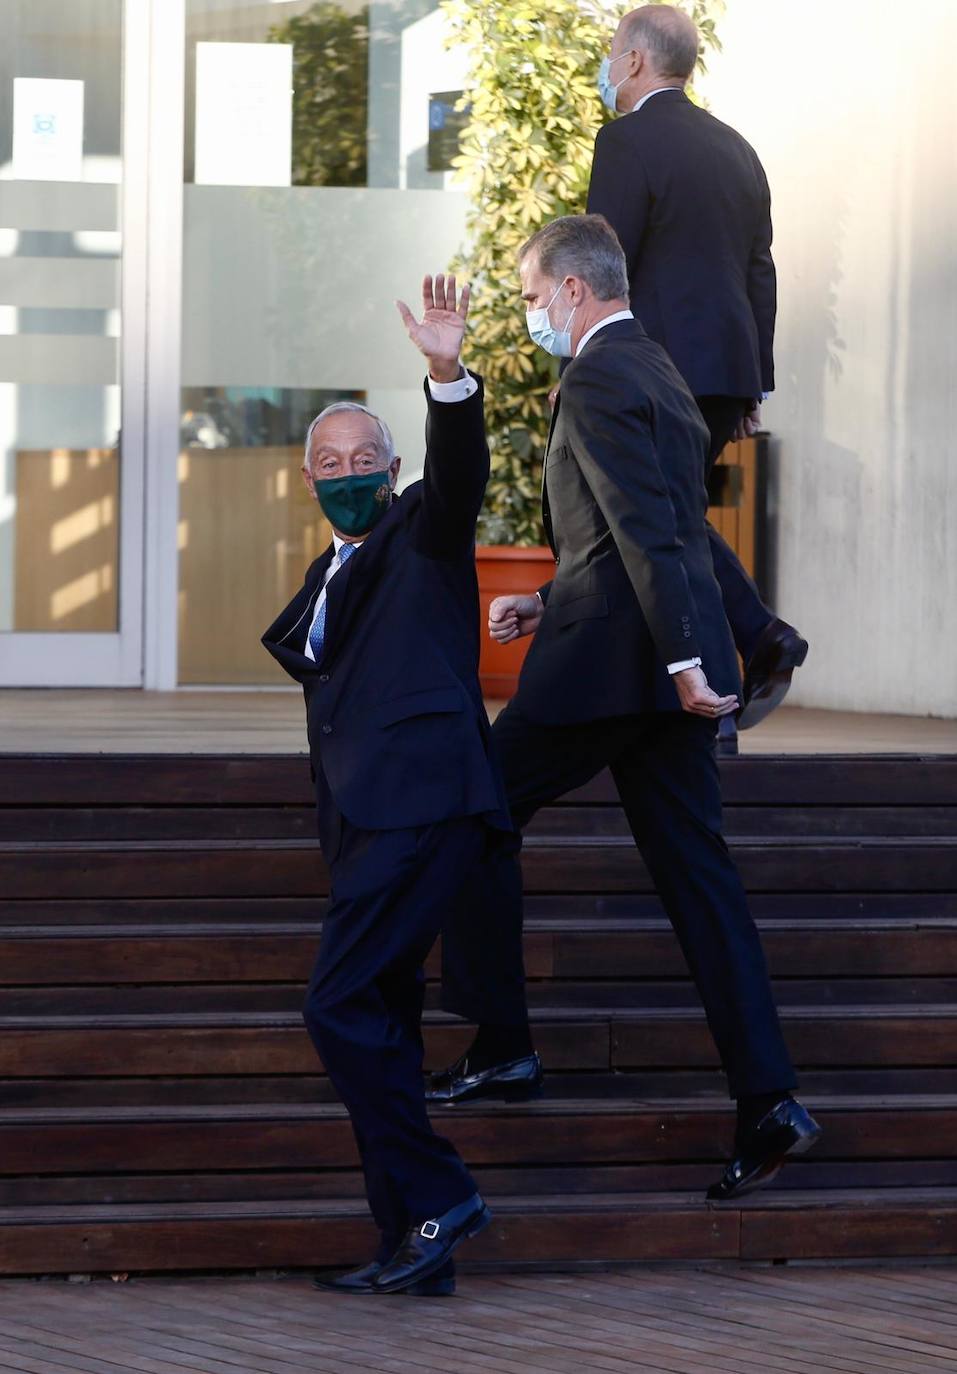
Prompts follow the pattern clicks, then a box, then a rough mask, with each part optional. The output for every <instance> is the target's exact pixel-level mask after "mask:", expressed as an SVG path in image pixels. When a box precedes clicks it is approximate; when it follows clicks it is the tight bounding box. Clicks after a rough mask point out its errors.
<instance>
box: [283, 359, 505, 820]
mask: <svg viewBox="0 0 957 1374" xmlns="http://www.w3.org/2000/svg"><path fill="white" fill-rule="evenodd" d="M426 397H427V400H428V423H427V426H426V459H425V473H424V476H423V478H422V480H421V481H419V482H414V483H413V484H412V485H411V486H409V487H408V488H407V489H406V490H405V491H404V492H403V493H402V495H401V496H400V497H399V498H398V499H397V500H395V501H394V502H393V505H392V508H391V510H390V511H389V512H388V514H387V515H385V516H384V517H383V518H382V520H381V521H380V522H379V524H378V525H377V526H376V527H375V529H374V530H373V531H372V533H371V534H370V535H369V536H368V538H367V539H366V540H365V541H364V542H363V544H362V547H361V548H360V549H358V550H357V552H356V553H355V554H354V556H353V557H352V558H350V559H349V561H348V562H347V563H346V564H345V566H344V567H343V568H342V569H341V571H340V572H338V573H336V575H335V577H334V578H333V579H332V580H331V581H330V583H329V586H328V588H327V593H326V595H327V612H326V640H325V644H324V647H323V652H322V656H321V659H320V661H319V663H313V662H312V661H311V660H310V659H308V658H307V657H306V656H305V652H304V650H305V644H306V635H307V634H308V631H309V626H310V624H311V623H312V614H313V610H314V608H315V604H316V599H317V597H318V595H319V592H320V590H321V588H322V583H323V579H324V577H325V574H326V571H327V569H328V567H329V563H330V561H331V559H332V556H333V549H332V547H330V548H328V549H327V550H326V552H325V553H324V554H323V555H322V556H321V557H320V558H318V559H317V560H316V561H315V562H314V563H313V565H312V567H311V568H310V569H309V571H308V572H307V573H306V581H305V586H304V587H303V588H302V591H300V592H299V594H298V596H296V597H295V598H294V600H293V601H292V602H290V604H289V605H288V606H287V607H286V609H285V610H284V611H283V612H282V614H281V615H280V616H279V618H278V619H277V620H276V622H275V623H274V624H273V625H271V626H270V627H269V629H268V630H267V631H266V634H265V635H264V637H263V643H264V644H265V646H266V648H267V649H268V650H269V652H270V653H271V654H272V655H273V657H274V658H276V659H277V660H278V662H279V663H280V664H281V665H282V666H283V668H285V670H286V672H287V673H289V674H290V676H291V677H293V678H295V679H296V681H297V682H301V683H302V686H303V690H304V693H305V698H306V720H307V728H308V735H309V750H310V756H311V759H312V765H313V770H314V773H315V774H316V776H317V778H318V780H319V784H320V787H319V804H320V825H321V823H322V819H323V817H322V811H323V809H324V804H325V809H328V804H329V803H330V802H331V803H332V804H334V806H335V808H337V809H338V811H339V813H340V814H341V815H342V816H344V817H345V818H346V820H348V821H350V822H351V823H352V824H353V825H355V826H359V827H360V828H362V829H368V830H393V829H401V828H404V827H406V826H417V825H428V824H432V823H433V822H436V821H440V820H448V819H451V818H453V817H460V816H469V815H485V816H486V817H487V818H488V820H489V822H490V823H491V824H492V825H495V826H498V827H501V828H503V829H508V828H510V822H509V821H508V819H507V815H508V812H507V806H506V803H505V799H504V793H503V789H502V784H501V781H500V778H499V773H498V770H497V767H496V766H495V764H494V762H493V760H492V757H491V751H490V730H489V724H488V717H487V716H486V714H485V708H484V705H483V703H482V694H481V690H480V688H479V682H478V656H479V601H478V584H477V579H476V573H475V557H474V543H475V522H476V519H477V517H478V513H479V509H480V507H481V504H482V498H483V495H484V492H485V483H486V481H487V480H488V471H489V457H488V448H487V446H486V442H485V422H484V413H483V388H482V384H481V380H480V379H479V387H478V391H477V392H475V394H473V395H472V396H470V397H469V398H468V399H467V400H464V401H458V402H452V403H443V402H437V401H433V400H432V398H431V395H430V393H429V390H428V385H427V384H426ZM323 783H324V784H325V787H327V788H328V793H329V797H328V798H326V796H325V792H324V787H323ZM324 847H325V845H324Z"/></svg>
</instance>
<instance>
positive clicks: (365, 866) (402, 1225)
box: [303, 791, 485, 1263]
mask: <svg viewBox="0 0 957 1374" xmlns="http://www.w3.org/2000/svg"><path fill="white" fill-rule="evenodd" d="M320 795H321V791H320ZM322 809H323V811H327V808H326V807H323V808H322ZM322 820H323V822H324V824H322V825H321V833H323V836H324V838H325V837H327V836H329V835H335V852H331V851H329V850H327V852H326V857H327V861H329V864H330V869H331V874H332V893H331V901H330V905H329V910H328V913H327V915H326V918H325V921H324V922H323V930H322V940H321V943H320V947H319V955H318V958H317V960H316V966H315V970H314V972H313V975H312V979H311V981H310V984H309V991H308V993H307V996H306V1003H305V1007H304V1010H303V1016H304V1019H305V1022H306V1027H307V1029H308V1031H309V1034H310V1036H311V1038H312V1042H313V1044H314V1045H315V1047H316V1051H317V1052H318V1054H319V1056H320V1058H321V1059H322V1062H323V1064H324V1065H325V1067H326V1072H327V1073H328V1075H329V1077H330V1079H331V1080H332V1083H333V1086H334V1087H335V1089H336V1092H337V1093H338V1094H339V1096H340V1097H341V1098H342V1101H343V1102H344V1103H345V1105H346V1107H347V1108H348V1111H349V1116H350V1118H351V1120H352V1126H353V1130H354V1132H355V1138H356V1144H357V1145H358V1148H359V1155H360V1158H361V1160H362V1168H363V1173H364V1175H365V1183H366V1193H367V1196H368V1199H369V1206H370V1209H371V1211H372V1215H373V1218H374V1220H375V1223H376V1225H377V1226H378V1228H379V1231H380V1232H381V1242H380V1247H379V1251H378V1253H377V1256H376V1258H377V1259H379V1261H380V1262H383V1263H384V1262H385V1261H386V1260H388V1259H390V1258H391V1257H392V1255H393V1254H394V1253H395V1251H396V1249H397V1248H398V1246H399V1243H400V1241H401V1240H402V1238H403V1236H404V1235H405V1232H406V1231H407V1230H408V1228H409V1227H410V1226H412V1225H417V1224H419V1223H421V1222H423V1221H426V1220H428V1219H429V1218H432V1217H436V1216H440V1215H441V1214H442V1213H443V1212H446V1211H448V1210H449V1208H451V1207H455V1206H457V1205H458V1204H459V1203H461V1202H465V1201H466V1199H468V1198H470V1197H471V1196H472V1195H473V1194H474V1193H475V1191H476V1187H475V1183H474V1181H473V1180H472V1178H471V1176H470V1174H469V1172H468V1170H467V1169H466V1167H465V1165H464V1164H463V1163H462V1161H461V1159H460V1158H459V1156H458V1154H457V1153H456V1152H455V1150H454V1148H453V1147H452V1145H451V1144H450V1143H449V1142H448V1141H447V1140H444V1139H443V1138H442V1137H441V1136H439V1135H436V1133H435V1132H434V1131H433V1129H432V1126H431V1123H430V1121H429V1117H428V1114H427V1112H426V1107H425V1095H424V1080H423V1076H422V1070H423V1062H422V1061H423V1049H422V1032H421V1024H420V1023H421V1017H422V1003H423V991H424V976H423V971H422V965H423V963H424V962H425V959H426V956H427V955H428V953H429V950H430V949H431V947H432V945H433V944H434V942H435V939H436V936H437V935H438V933H439V930H440V928H441V925H442V922H443V920H444V918H445V917H446V915H447V913H448V910H449V908H450V906H451V905H452V904H453V903H454V901H455V899H456V896H457V894H458V890H459V888H460V887H461V884H462V882H463V880H465V879H467V878H468V875H469V873H470V872H471V870H472V869H473V868H474V867H475V865H476V863H477V862H478V860H479V858H480V856H481V854H482V851H483V848H484V845H485V827H484V825H483V823H482V822H481V821H480V820H479V819H478V818H475V817H466V818H464V819H457V820H450V821H443V822H439V823H438V824H435V825H429V826H420V827H415V828H409V829H403V830H359V829H357V828H356V827H355V826H351V825H350V824H349V823H348V822H347V821H346V820H345V819H343V818H341V817H337V818H336V821H337V823H336V824H335V825H332V824H330V817H329V816H328V814H326V815H324V816H323V817H322Z"/></svg>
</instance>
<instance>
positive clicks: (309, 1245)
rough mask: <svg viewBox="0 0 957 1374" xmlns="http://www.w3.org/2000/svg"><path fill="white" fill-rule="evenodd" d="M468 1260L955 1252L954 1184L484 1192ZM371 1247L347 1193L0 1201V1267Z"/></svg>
mask: <svg viewBox="0 0 957 1374" xmlns="http://www.w3.org/2000/svg"><path fill="white" fill-rule="evenodd" d="M492 1205H493V1209H494V1222H493V1225H492V1226H491V1227H489V1229H488V1230H487V1231H485V1232H484V1233H483V1234H482V1235H481V1236H480V1237H479V1238H478V1239H477V1240H476V1241H474V1242H473V1243H472V1244H471V1245H470V1246H469V1249H468V1252H467V1253H468V1258H469V1260H471V1261H486V1262H489V1261H490V1262H493V1263H499V1264H512V1265H514V1264H516V1263H518V1262H522V1261H527V1260H534V1261H535V1262H537V1263H542V1262H546V1261H547V1262H552V1263H555V1262H569V1261H572V1262H576V1263H581V1262H583V1261H584V1262H588V1261H601V1262H605V1263H607V1262H609V1261H616V1262H629V1261H630V1262H635V1261H647V1260H655V1261H666V1260H669V1259H692V1258H694V1259H697V1260H699V1261H700V1260H701V1259H707V1258H712V1259H719V1258H725V1259H732V1258H738V1257H739V1256H740V1257H741V1258H744V1259H771V1258H774V1259H785V1258H810V1257H813V1256H815V1255H823V1254H831V1255H844V1256H847V1257H861V1256H865V1255H927V1254H934V1255H954V1254H955V1253H957V1193H955V1190H953V1189H943V1188H941V1189H926V1190H919V1189H913V1190H894V1189H885V1190H878V1191H876V1192H871V1193H867V1192H864V1191H863V1190H847V1191H841V1190H834V1191H827V1192H824V1193H813V1192H803V1193H802V1194H801V1195H800V1196H797V1195H794V1194H791V1193H784V1192H782V1193H777V1194H758V1195H757V1196H756V1197H755V1198H752V1199H751V1200H750V1201H746V1202H745V1203H743V1204H742V1205H741V1206H740V1207H727V1206H724V1207H709V1206H707V1205H705V1204H703V1203H702V1202H701V1201H700V1199H698V1198H697V1197H694V1196H687V1195H684V1194H639V1195H627V1194H626V1195H621V1194H616V1195H605V1194H584V1195H581V1196H579V1197H575V1198H568V1197H562V1196H559V1197H555V1196H535V1197H528V1198H501V1199H495V1198H493V1199H492ZM373 1245H374V1233H373V1229H372V1226H371V1222H370V1221H369V1220H368V1219H367V1217H366V1215H365V1214H364V1207H363V1205H362V1204H360V1203H357V1202H354V1201H349V1200H341V1201H338V1200H335V1199H331V1200H323V1201H313V1202H310V1201H306V1200H301V1199H290V1200H289V1201H288V1202H285V1203H284V1202H281V1201H271V1202H263V1203H251V1202H247V1203H211V1202H206V1203H194V1204H188V1203H174V1204H159V1203H154V1204H128V1205H126V1206H119V1205H116V1204H109V1205H107V1206H104V1207H97V1206H75V1207H47V1208H4V1209H2V1210H0V1271H2V1272H4V1273H8V1274H10V1273H24V1274H26V1273H50V1272H64V1271H66V1272H70V1271H76V1270H81V1271H87V1272H89V1271H91V1270H107V1271H109V1270H111V1269H116V1268H122V1269H133V1270H135V1269H150V1270H153V1271H162V1270H169V1269H203V1268H205V1269H237V1268H238V1269H250V1268H267V1267H268V1268H286V1267H295V1266H304V1267H305V1266H307V1267H313V1266H316V1265H322V1264H328V1265H335V1264H348V1263H350V1262H361V1261H362V1260H364V1259H365V1258H367V1256H368V1253H369V1252H370V1251H371V1248H372V1246H373Z"/></svg>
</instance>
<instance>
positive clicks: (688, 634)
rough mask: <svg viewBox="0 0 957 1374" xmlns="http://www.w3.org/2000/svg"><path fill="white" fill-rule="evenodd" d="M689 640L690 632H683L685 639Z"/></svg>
mask: <svg viewBox="0 0 957 1374" xmlns="http://www.w3.org/2000/svg"><path fill="white" fill-rule="evenodd" d="M690 638H691V631H690V630H685V639H690Z"/></svg>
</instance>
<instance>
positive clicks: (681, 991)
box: [0, 974, 957, 1022]
mask: <svg viewBox="0 0 957 1374" xmlns="http://www.w3.org/2000/svg"><path fill="white" fill-rule="evenodd" d="M305 985H306V979H305V977H303V978H302V979H298V980H297V981H296V982H294V983H279V982H276V983H252V982H245V983H233V982H222V983H216V984H208V983H204V982H201V981H198V980H197V981H194V982H191V983H159V984H146V985H143V984H140V983H135V984H134V983H127V984H125V985H119V986H113V985H111V984H104V985H102V986H98V985H89V986H85V987H84V986H80V987H70V986H37V987H8V988H4V989H3V990H2V993H0V1000H2V1006H3V1015H4V1016H5V1017H8V1018H15V1019H17V1020H30V1021H32V1022H41V1021H44V1020H50V1021H52V1020H60V1019H62V1018H64V1017H69V1018H78V1017H79V1018H93V1017H100V1016H129V1015H136V1016H155V1017H165V1016H180V1017H182V1016H190V1015H192V1014H194V1013H196V1014H198V1015H202V1016H205V1015H207V1014H209V1013H212V1014H215V1015H221V1016H245V1015H247V1014H253V1015H255V1014H267V1015H278V1016H287V1017H290V1018H295V1017H297V1016H298V1015H299V1013H300V1011H301V1008H302V1003H303V997H304V992H305ZM772 990H773V992H774V996H775V999H776V1001H777V1004H778V1006H779V1007H781V1008H782V1010H783V1011H784V1014H785V1015H787V1014H789V1013H790V1011H791V1010H792V1009H796V1008H799V1007H802V1006H809V1007H819V1008H825V1007H829V1008H832V1009H834V1010H835V1011H841V1010H844V1009H850V1008H854V1009H856V1010H863V1009H866V1008H871V1009H873V1010H874V1011H877V1010H879V1009H880V1008H881V1007H885V1006H890V1007H904V1006H910V1007H922V1006H926V1005H927V1004H933V1005H937V1006H942V1007H950V1008H951V1009H952V1010H953V1011H954V1012H955V1014H957V978H953V977H951V978H935V977H931V976H926V977H918V978H905V977H879V978H774V979H772ZM527 992H528V1006H529V1009H530V1010H531V1012H532V1013H533V1015H534V1014H537V1012H538V1011H542V1012H545V1013H547V1014H549V1015H552V1016H559V1015H561V1014H562V1013H563V1012H566V1011H568V1012H577V1011H579V1010H585V1011H591V1010H593V1009H594V1008H595V1007H596V1006H600V1008H601V1009H602V1010H603V1011H604V1012H606V1013H608V1014H609V1015H618V1014H619V1013H620V1012H623V1013H626V1014H627V1013H630V1012H653V1011H657V1010H659V1009H668V1008H675V1009H681V1008H685V1009H697V1008H699V1007H700V998H699V996H698V993H697V990H696V988H695V986H694V984H693V983H692V981H691V979H690V977H688V975H687V974H685V976H684V977H670V978H653V979H652V978H632V979H610V978H605V979H601V980H596V979H595V978H592V977H589V978H583V979H574V978H568V979H561V980H555V979H540V980H532V981H530V982H529V983H528V987H527ZM440 1000H441V995H440V987H439V984H438V983H437V982H432V983H430V984H429V985H428V986H427V988H426V999H425V1005H426V1009H427V1010H438V1009H439V1006H440Z"/></svg>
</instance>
